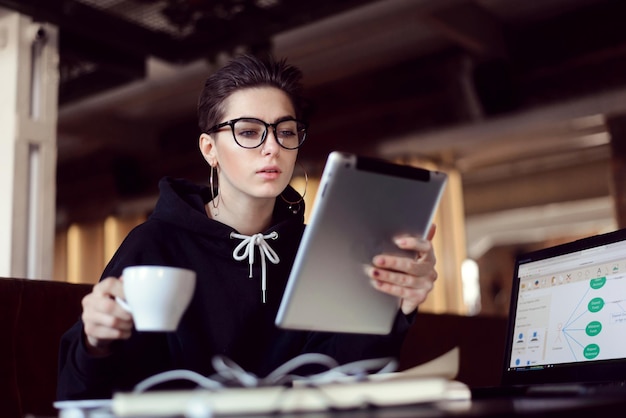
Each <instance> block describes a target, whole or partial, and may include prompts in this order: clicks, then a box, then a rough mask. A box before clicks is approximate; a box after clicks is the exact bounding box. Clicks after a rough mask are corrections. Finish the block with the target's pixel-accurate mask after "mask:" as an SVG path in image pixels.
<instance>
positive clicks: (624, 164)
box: [606, 116, 626, 228]
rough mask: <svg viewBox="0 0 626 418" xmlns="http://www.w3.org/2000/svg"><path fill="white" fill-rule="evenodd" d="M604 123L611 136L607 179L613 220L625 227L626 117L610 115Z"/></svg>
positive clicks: (620, 226) (619, 225)
mask: <svg viewBox="0 0 626 418" xmlns="http://www.w3.org/2000/svg"><path fill="white" fill-rule="evenodd" d="M606 124H607V128H608V131H609V134H610V137H611V171H610V178H609V179H608V181H609V186H610V190H611V195H612V197H613V206H614V211H615V222H616V224H617V227H618V228H626V117H624V116H619V117H618V116H615V117H610V118H608V119H607V122H606Z"/></svg>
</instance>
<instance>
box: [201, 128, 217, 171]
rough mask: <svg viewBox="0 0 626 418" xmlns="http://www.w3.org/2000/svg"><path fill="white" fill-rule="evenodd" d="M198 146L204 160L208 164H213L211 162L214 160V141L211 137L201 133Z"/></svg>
mask: <svg viewBox="0 0 626 418" xmlns="http://www.w3.org/2000/svg"><path fill="white" fill-rule="evenodd" d="M198 146H199V147H200V152H201V153H202V156H203V157H204V159H205V160H206V162H207V163H209V165H210V166H213V165H214V164H212V163H213V162H214V161H215V142H214V140H213V137H211V135H209V134H205V133H203V134H201V135H200V138H199V140H198Z"/></svg>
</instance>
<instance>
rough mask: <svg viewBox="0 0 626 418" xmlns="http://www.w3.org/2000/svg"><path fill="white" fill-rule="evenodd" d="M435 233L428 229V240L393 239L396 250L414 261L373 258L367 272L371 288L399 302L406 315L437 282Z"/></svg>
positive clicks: (422, 300)
mask: <svg viewBox="0 0 626 418" xmlns="http://www.w3.org/2000/svg"><path fill="white" fill-rule="evenodd" d="M435 230H436V226H435V225H434V224H433V225H431V227H430V230H429V231H428V236H427V239H421V238H417V237H412V236H401V237H396V238H394V242H395V244H396V245H397V246H398V247H399V248H401V249H403V250H412V251H415V253H416V256H415V257H414V258H411V257H399V256H393V255H385V254H380V255H377V256H375V257H374V258H373V260H372V264H373V266H370V267H368V268H367V274H368V275H369V277H370V278H371V279H372V285H373V286H374V287H375V288H376V289H378V290H380V291H381V292H384V293H389V294H390V295H394V296H398V297H399V298H401V305H400V308H401V309H402V312H403V313H404V314H406V315H408V314H410V313H411V312H413V311H414V310H415V309H417V307H418V305H419V304H421V303H422V302H424V301H425V300H426V297H427V296H428V293H430V291H431V290H432V289H433V286H434V283H435V280H436V279H437V271H436V270H435V263H436V261H437V260H436V258H435V252H434V250H433V246H432V239H433V236H434V235H435Z"/></svg>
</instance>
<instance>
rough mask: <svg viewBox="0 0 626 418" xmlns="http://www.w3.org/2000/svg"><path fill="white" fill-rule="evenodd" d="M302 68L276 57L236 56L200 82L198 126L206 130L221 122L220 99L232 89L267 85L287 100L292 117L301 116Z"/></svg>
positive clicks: (226, 96)
mask: <svg viewBox="0 0 626 418" xmlns="http://www.w3.org/2000/svg"><path fill="white" fill-rule="evenodd" d="M301 80H302V71H300V69H299V68H297V67H295V66H293V65H290V64H287V61H286V60H285V59H281V60H276V59H275V58H273V57H272V56H268V57H267V58H259V57H256V56H254V55H248V54H246V55H240V56H238V57H235V58H233V59H232V60H231V61H230V62H229V63H227V64H226V65H225V66H223V67H222V68H220V69H219V70H217V71H216V72H215V73H213V74H211V75H210V76H209V77H208V78H207V79H206V82H205V83H204V88H203V89H202V93H201V94H200V98H199V99H198V126H199V127H200V131H201V132H207V131H208V130H209V129H211V128H212V127H213V126H215V125H216V124H218V123H221V122H223V121H222V120H221V119H222V118H223V117H224V112H225V109H224V100H226V98H228V96H230V95H231V94H233V93H234V92H236V91H238V90H241V89H246V88H252V87H262V86H270V87H276V88H278V89H280V90H282V91H283V92H284V93H285V94H287V96H288V97H289V98H290V99H291V103H292V104H293V107H294V109H295V112H296V114H295V115H294V116H295V117H296V118H298V119H301V118H304V115H303V113H304V98H303V96H302V91H303V87H302V82H301Z"/></svg>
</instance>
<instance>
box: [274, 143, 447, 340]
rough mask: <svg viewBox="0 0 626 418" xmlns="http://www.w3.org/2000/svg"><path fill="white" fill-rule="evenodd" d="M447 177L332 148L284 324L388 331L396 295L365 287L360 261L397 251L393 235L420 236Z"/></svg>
mask: <svg viewBox="0 0 626 418" xmlns="http://www.w3.org/2000/svg"><path fill="white" fill-rule="evenodd" d="M446 180H447V175H446V174H445V173H443V172H438V171H431V170H426V169H423V168H419V167H412V166H408V165H401V164H395V163H392V162H389V161H384V160H380V159H374V158H369V157H365V156H358V155H354V154H350V153H344V152H338V151H335V152H331V153H330V154H329V156H328V159H327V161H326V165H325V167H324V172H323V173H322V177H321V179H320V186H319V188H318V192H317V195H316V197H315V203H314V206H313V209H312V212H311V216H310V218H309V222H308V225H307V227H306V230H305V231H304V235H303V237H302V241H301V244H300V247H299V248H298V252H297V254H296V258H295V261H294V265H293V268H292V270H291V273H290V276H289V280H288V282H287V287H286V289H285V293H284V296H283V299H282V302H281V305H280V308H279V311H278V314H277V316H276V321H275V323H276V325H277V326H278V327H281V328H285V329H299V330H313V331H326V332H345V333H359V334H379V335H383V334H388V333H389V332H390V331H391V329H392V326H393V323H394V319H395V317H396V315H397V313H398V308H399V304H400V301H399V299H398V298H397V297H395V296H392V295H388V294H386V293H382V292H380V291H378V290H376V289H374V287H373V286H372V285H371V283H370V279H369V277H368V276H367V275H366V274H365V271H364V269H365V266H366V265H371V261H372V258H373V257H374V256H375V255H377V254H381V253H386V254H396V253H402V254H403V255H405V256H410V257H415V253H414V252H406V251H404V250H400V249H399V248H398V247H397V246H396V245H395V244H394V243H393V241H392V238H393V237H394V236H396V235H402V234H409V235H413V236H422V237H424V236H425V235H426V234H427V233H428V230H429V228H430V225H431V223H432V221H433V217H434V214H435V210H436V208H437V205H438V203H439V200H440V198H441V196H442V193H443V190H444V186H445V184H446Z"/></svg>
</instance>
